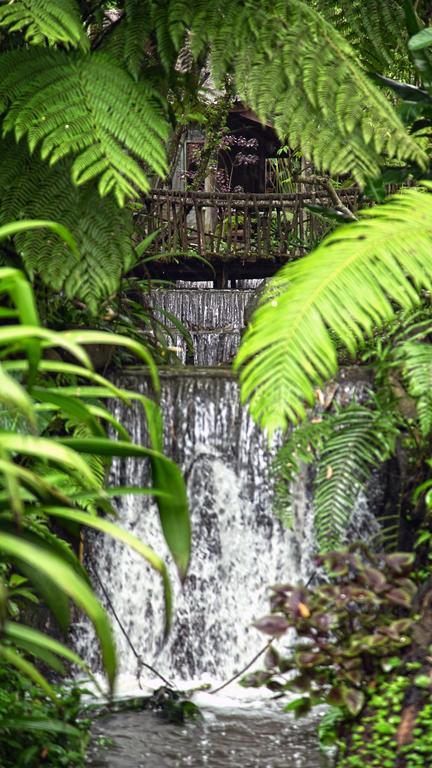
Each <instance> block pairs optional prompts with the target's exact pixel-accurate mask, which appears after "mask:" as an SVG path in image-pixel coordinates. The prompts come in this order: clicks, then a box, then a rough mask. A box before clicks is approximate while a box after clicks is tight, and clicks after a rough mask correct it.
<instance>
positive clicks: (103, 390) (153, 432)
mask: <svg viewBox="0 0 432 768" xmlns="http://www.w3.org/2000/svg"><path fill="white" fill-rule="evenodd" d="M42 366H43V363H42ZM100 378H101V377H100ZM59 391H61V392H63V393H64V394H67V395H71V396H73V397H85V398H94V399H96V400H100V399H102V400H103V399H108V398H112V397H118V398H120V399H122V400H124V401H125V402H127V401H132V400H136V401H137V402H138V403H140V405H142V407H143V410H144V413H145V416H146V420H147V429H148V433H149V438H150V443H151V447H152V448H154V450H156V451H162V449H163V433H162V416H161V410H160V407H159V404H158V403H157V402H155V401H154V400H152V399H151V398H150V397H146V396H145V395H142V394H141V393H140V392H133V391H129V390H127V389H119V388H117V387H115V388H114V387H113V386H111V387H110V388H108V387H107V386H106V387H104V386H102V387H92V386H87V387H86V386H78V387H70V386H69V387H61V388H59Z"/></svg>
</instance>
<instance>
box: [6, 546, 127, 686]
mask: <svg viewBox="0 0 432 768" xmlns="http://www.w3.org/2000/svg"><path fill="white" fill-rule="evenodd" d="M0 550H1V551H3V552H5V553H6V554H7V555H10V556H13V557H17V558H19V559H21V560H25V561H26V562H27V563H28V564H29V565H31V566H32V568H35V569H36V570H37V571H40V572H41V573H42V574H45V575H46V576H48V577H50V578H55V579H56V582H57V584H58V585H59V587H60V588H61V589H63V590H64V592H65V593H66V594H67V595H69V597H71V598H72V600H74V601H75V603H76V604H77V605H78V606H79V607H80V608H81V609H82V610H83V611H84V613H86V614H87V615H88V617H89V618H90V619H91V621H92V622H93V625H94V627H95V630H96V634H97V636H98V638H99V641H100V644H101V650H102V659H103V662H104V667H105V671H106V673H107V676H108V680H109V683H110V688H111V690H112V688H113V685H114V678H115V673H116V666H117V665H116V656H115V648H114V641H113V637H112V632H111V627H110V623H109V620H108V616H107V615H106V613H105V611H104V609H103V608H102V606H101V605H100V603H99V602H98V600H97V599H96V597H95V596H94V594H93V592H92V590H91V588H90V587H89V586H88V584H87V583H86V582H85V581H84V580H83V579H81V578H80V577H79V576H78V574H77V573H76V572H75V571H74V570H73V569H72V568H71V567H70V566H69V565H68V564H67V563H65V562H64V561H63V560H61V559H60V558H59V557H57V556H55V555H53V554H51V553H48V552H46V551H45V552H44V551H42V550H40V549H39V548H38V547H36V546H34V545H32V544H29V543H28V542H27V541H24V540H23V539H22V538H20V537H19V536H11V535H10V534H6V533H0ZM2 652H4V649H2ZM8 652H10V649H8Z"/></svg>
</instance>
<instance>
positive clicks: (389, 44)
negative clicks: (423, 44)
mask: <svg viewBox="0 0 432 768" xmlns="http://www.w3.org/2000/svg"><path fill="white" fill-rule="evenodd" d="M316 5H317V8H318V10H319V12H320V13H321V15H322V16H323V17H324V18H325V19H327V20H328V21H329V22H331V23H332V24H333V26H334V27H335V28H336V29H337V30H338V31H339V32H340V33H341V34H342V35H343V37H345V39H346V40H348V41H349V42H350V43H351V45H352V46H353V48H355V50H356V52H357V54H358V56H359V58H360V60H361V61H362V62H363V64H364V65H365V66H366V67H368V68H371V69H374V70H378V71H382V70H383V69H384V70H387V69H388V68H390V69H391V71H392V72H393V73H394V72H395V71H397V70H398V69H399V68H400V66H401V61H403V62H404V63H405V67H408V66H409V59H408V55H407V48H406V43H407V41H408V32H407V30H406V25H405V14H404V11H403V7H402V4H401V3H400V2H399V1H398V0H339V2H338V3H335V2H334V0H317V3H316ZM395 54H396V55H395Z"/></svg>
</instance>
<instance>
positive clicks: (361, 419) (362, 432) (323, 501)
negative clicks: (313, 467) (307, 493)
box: [314, 405, 397, 550]
mask: <svg viewBox="0 0 432 768" xmlns="http://www.w3.org/2000/svg"><path fill="white" fill-rule="evenodd" d="M396 435H397V429H396V425H395V423H394V420H393V418H392V416H391V414H389V415H386V414H383V413H380V412H379V411H373V410H370V409H369V408H367V407H366V406H361V405H351V406H348V407H347V408H344V409H342V410H340V411H339V412H338V413H337V414H335V416H334V417H333V418H332V429H331V432H330V435H329V438H328V439H327V440H326V442H325V445H324V449H323V451H322V453H321V455H320V457H319V460H318V463H317V471H316V477H315V483H314V491H315V493H314V510H315V515H314V517H315V530H316V536H317V542H318V545H319V548H320V549H321V550H329V549H334V548H335V547H338V546H340V545H341V543H342V542H343V541H344V540H345V537H346V533H347V529H348V525H349V521H350V518H351V514H352V512H353V510H354V505H355V502H356V499H357V497H358V494H359V492H360V491H361V490H363V489H364V488H365V487H366V484H367V482H368V481H369V480H370V478H371V473H372V470H373V469H374V468H375V467H377V466H379V465H380V464H381V463H382V462H383V461H385V460H386V459H388V458H389V457H390V456H391V455H392V454H393V452H394V449H395V439H396Z"/></svg>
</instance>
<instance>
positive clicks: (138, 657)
mask: <svg viewBox="0 0 432 768" xmlns="http://www.w3.org/2000/svg"><path fill="white" fill-rule="evenodd" d="M87 557H88V559H89V560H90V562H91V564H92V568H93V571H94V574H95V576H96V578H97V580H98V582H99V586H100V588H101V590H102V593H103V595H104V597H105V600H106V601H107V603H108V607H109V609H110V610H111V613H112V615H113V616H114V618H115V620H116V622H117V624H118V625H119V627H120V630H121V632H122V633H123V635H124V637H125V638H126V641H127V643H128V645H129V647H130V649H131V651H132V653H133V655H134V656H135V658H136V660H137V674H136V676H137V680H138V685H139V687H140V688H141V690H142V685H141V675H142V670H143V669H148V670H150V672H152V673H153V674H154V675H156V677H158V678H159V679H160V680H162V682H164V683H165V685H167V686H168V688H171V689H172V690H178V689H177V688H176V686H175V685H174V684H173V683H170V682H169V680H167V679H166V677H164V676H163V675H161V673H160V672H158V671H157V669H155V668H154V667H152V666H151V665H150V664H147V663H146V662H145V661H144V660H143V658H142V656H141V655H140V654H139V653H138V651H137V650H136V648H135V646H134V644H133V643H132V640H131V639H130V637H129V635H128V633H127V632H126V630H125V628H124V626H123V624H122V622H121V620H120V618H119V616H118V614H117V612H116V610H115V608H114V606H113V604H112V602H111V598H110V596H109V595H108V593H107V591H106V589H105V587H104V584H103V582H102V579H101V578H100V576H99V573H98V571H97V568H96V566H95V564H94V560H93V558H92V557H91V556H90V555H89V554H88V553H87ZM314 575H315V574H311V576H310V577H309V579H308V581H307V583H306V587H308V586H309V584H310V583H311V581H312V579H313V576H314ZM274 640H275V638H274V637H272V638H270V640H269V641H268V643H266V644H265V646H264V647H263V648H261V650H260V651H258V653H257V654H256V655H255V656H254V657H253V659H251V660H250V661H249V662H248V663H247V664H246V666H245V667H243V668H242V669H241V670H240V672H237V673H236V674H235V675H233V676H232V677H230V678H229V680H226V681H225V682H224V683H223V684H222V685H219V686H218V688H214V689H213V690H211V691H209V693H212V694H213V693H219V691H223V689H224V688H226V687H227V686H228V685H230V684H231V683H233V682H234V681H235V680H237V679H238V678H239V677H241V675H243V674H244V673H245V672H247V670H248V669H249V668H250V667H251V666H252V665H253V664H255V662H256V661H258V659H259V658H260V657H261V656H262V655H263V653H265V652H266V650H267V649H268V648H270V646H271V644H272V643H273V641H274Z"/></svg>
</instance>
